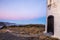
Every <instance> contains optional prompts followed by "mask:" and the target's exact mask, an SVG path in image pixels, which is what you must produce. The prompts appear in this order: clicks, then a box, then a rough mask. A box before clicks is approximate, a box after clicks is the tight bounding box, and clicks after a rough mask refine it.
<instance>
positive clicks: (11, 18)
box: [0, 0, 46, 24]
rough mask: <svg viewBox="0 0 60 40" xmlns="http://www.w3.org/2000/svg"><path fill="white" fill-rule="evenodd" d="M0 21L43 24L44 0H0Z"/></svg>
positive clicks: (44, 16)
mask: <svg viewBox="0 0 60 40" xmlns="http://www.w3.org/2000/svg"><path fill="white" fill-rule="evenodd" d="M0 22H11V23H17V24H45V23H46V0H0Z"/></svg>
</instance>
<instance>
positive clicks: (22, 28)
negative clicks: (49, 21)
mask: <svg viewBox="0 0 60 40" xmlns="http://www.w3.org/2000/svg"><path fill="white" fill-rule="evenodd" d="M8 31H10V33H9V32H8ZM44 31H45V26H44V25H42V24H40V25H38V24H35V25H31V24H30V25H19V26H18V27H16V26H10V27H7V28H3V29H1V30H0V40H58V39H57V38H51V37H48V36H46V35H44V34H43V32H44ZM21 35H28V36H31V37H25V36H21ZM33 35H34V36H33ZM35 35H37V36H35Z"/></svg>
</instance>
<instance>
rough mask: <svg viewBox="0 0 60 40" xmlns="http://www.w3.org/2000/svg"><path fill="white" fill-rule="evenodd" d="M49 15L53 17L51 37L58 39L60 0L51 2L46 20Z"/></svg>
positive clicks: (59, 36) (59, 35) (59, 30)
mask: <svg viewBox="0 0 60 40" xmlns="http://www.w3.org/2000/svg"><path fill="white" fill-rule="evenodd" d="M49 15H53V16H54V35H53V36H54V37H57V38H60V0H54V2H52V6H51V9H48V8H47V18H48V16H49ZM46 20H47V19H46ZM46 26H47V23H46ZM46 28H47V27H46ZM46 28H45V29H46ZM46 31H47V29H46Z"/></svg>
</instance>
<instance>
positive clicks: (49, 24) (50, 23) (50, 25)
mask: <svg viewBox="0 0 60 40" xmlns="http://www.w3.org/2000/svg"><path fill="white" fill-rule="evenodd" d="M47 33H51V34H52V35H53V34H54V16H52V15H50V16H48V18H47Z"/></svg>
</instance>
